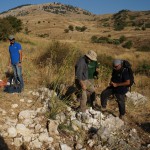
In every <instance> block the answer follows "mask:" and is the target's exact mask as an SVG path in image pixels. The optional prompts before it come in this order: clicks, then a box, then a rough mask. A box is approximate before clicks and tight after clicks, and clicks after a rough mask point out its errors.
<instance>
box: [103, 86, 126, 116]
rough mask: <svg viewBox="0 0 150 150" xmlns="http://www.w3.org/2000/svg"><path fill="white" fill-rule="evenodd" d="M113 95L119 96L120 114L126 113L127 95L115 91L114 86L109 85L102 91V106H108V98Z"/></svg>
mask: <svg viewBox="0 0 150 150" xmlns="http://www.w3.org/2000/svg"><path fill="white" fill-rule="evenodd" d="M111 95H115V97H116V98H117V102H118V107H119V112H120V115H124V114H125V95H124V94H117V93H114V91H113V87H107V88H106V89H105V90H104V91H102V93H101V105H102V107H104V108H105V107H106V106H107V100H108V98H109V96H111Z"/></svg>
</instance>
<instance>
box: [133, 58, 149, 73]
mask: <svg viewBox="0 0 150 150" xmlns="http://www.w3.org/2000/svg"><path fill="white" fill-rule="evenodd" d="M136 73H140V74H144V75H147V76H150V63H149V62H147V61H143V62H140V63H139V66H138V67H137V69H136Z"/></svg>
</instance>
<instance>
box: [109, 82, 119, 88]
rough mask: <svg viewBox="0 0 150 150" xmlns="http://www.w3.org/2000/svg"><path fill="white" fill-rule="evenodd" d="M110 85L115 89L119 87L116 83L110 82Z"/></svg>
mask: <svg viewBox="0 0 150 150" xmlns="http://www.w3.org/2000/svg"><path fill="white" fill-rule="evenodd" d="M110 85H112V86H113V87H117V86H118V84H117V83H114V82H110Z"/></svg>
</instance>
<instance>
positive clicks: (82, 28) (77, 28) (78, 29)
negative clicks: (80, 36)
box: [75, 26, 87, 32]
mask: <svg viewBox="0 0 150 150" xmlns="http://www.w3.org/2000/svg"><path fill="white" fill-rule="evenodd" d="M75 29H76V30H77V31H79V32H84V31H85V30H86V29H87V27H86V26H82V27H79V26H76V27H75Z"/></svg>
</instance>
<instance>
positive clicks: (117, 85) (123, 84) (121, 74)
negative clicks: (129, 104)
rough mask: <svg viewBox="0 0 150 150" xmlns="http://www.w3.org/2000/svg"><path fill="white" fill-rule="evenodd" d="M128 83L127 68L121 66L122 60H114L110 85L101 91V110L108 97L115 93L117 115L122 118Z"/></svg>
mask: <svg viewBox="0 0 150 150" xmlns="http://www.w3.org/2000/svg"><path fill="white" fill-rule="evenodd" d="M128 85H130V78H129V73H128V70H127V69H125V68H123V67H122V60H119V59H116V60H114V61H113V72H112V78H111V81H110V85H109V86H108V87H107V88H106V89H105V90H104V91H102V93H101V105H102V110H105V109H106V105H107V99H108V97H109V96H110V95H115V97H116V98H117V102H118V107H119V113H120V115H119V117H120V119H123V118H124V115H125V94H126V93H127V91H128Z"/></svg>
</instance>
